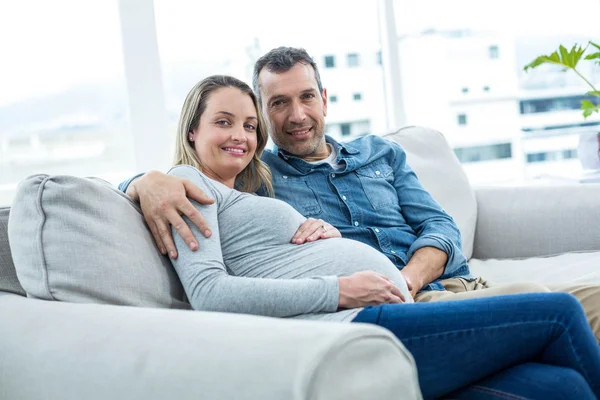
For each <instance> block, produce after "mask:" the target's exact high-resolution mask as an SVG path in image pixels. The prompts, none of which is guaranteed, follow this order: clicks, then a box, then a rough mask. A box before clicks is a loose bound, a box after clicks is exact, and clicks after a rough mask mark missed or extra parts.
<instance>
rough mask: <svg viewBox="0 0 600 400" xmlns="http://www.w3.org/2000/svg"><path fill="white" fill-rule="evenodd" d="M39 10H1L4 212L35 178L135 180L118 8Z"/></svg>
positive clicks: (11, 6) (17, 6)
mask: <svg viewBox="0 0 600 400" xmlns="http://www.w3.org/2000/svg"><path fill="white" fill-rule="evenodd" d="M35 8H36V12H35V13H32V11H31V3H27V2H23V4H22V3H21V2H18V1H10V2H0V38H2V39H0V49H1V53H2V67H0V69H2V73H1V74H0V87H1V88H2V90H0V171H1V172H0V205H9V204H10V203H11V202H12V201H13V198H14V194H15V191H16V188H17V184H18V182H20V181H21V180H22V179H24V178H25V177H27V176H28V175H31V174H34V173H45V174H49V175H53V174H65V175H75V176H95V177H99V178H102V179H105V180H107V181H109V182H111V183H112V184H118V183H119V182H120V181H121V180H124V179H125V178H127V177H128V176H131V175H133V173H134V172H135V161H134V145H135V144H134V143H133V140H132V135H131V130H130V128H131V126H130V120H129V113H128V107H127V104H128V102H127V89H126V85H125V79H124V77H125V74H124V68H123V54H122V51H121V46H122V45H121V35H120V24H119V9H118V6H117V2H105V1H89V2H74V1H70V2H67V1H64V0H57V1H53V2H49V3H46V2H39V3H36V5H35ZM65 9H68V10H69V14H68V15H67V14H64V10H65ZM71 13H72V14H71ZM72 16H76V17H75V18H73V17H72ZM74 32H77V34H74ZM8 38H10V40H9V39H8ZM5 39H6V40H5ZM25 49H27V51H24V50H25ZM39 60H44V61H43V64H44V66H43V68H39V64H38V61H39Z"/></svg>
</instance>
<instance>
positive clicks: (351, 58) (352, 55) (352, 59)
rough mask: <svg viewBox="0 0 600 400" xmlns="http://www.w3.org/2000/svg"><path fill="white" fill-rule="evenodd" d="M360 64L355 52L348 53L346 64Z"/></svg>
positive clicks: (354, 65) (353, 65) (350, 65)
mask: <svg viewBox="0 0 600 400" xmlns="http://www.w3.org/2000/svg"><path fill="white" fill-rule="evenodd" d="M359 65H360V59H359V56H358V54H357V53H350V54H348V66H349V67H358V66H359Z"/></svg>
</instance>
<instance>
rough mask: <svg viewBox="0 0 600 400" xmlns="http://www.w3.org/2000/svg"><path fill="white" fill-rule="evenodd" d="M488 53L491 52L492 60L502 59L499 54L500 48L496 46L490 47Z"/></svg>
mask: <svg viewBox="0 0 600 400" xmlns="http://www.w3.org/2000/svg"><path fill="white" fill-rule="evenodd" d="M488 51H489V54H490V58H491V59H492V60H494V59H496V58H499V57H500V54H499V51H498V46H496V45H493V46H490V47H489V49H488Z"/></svg>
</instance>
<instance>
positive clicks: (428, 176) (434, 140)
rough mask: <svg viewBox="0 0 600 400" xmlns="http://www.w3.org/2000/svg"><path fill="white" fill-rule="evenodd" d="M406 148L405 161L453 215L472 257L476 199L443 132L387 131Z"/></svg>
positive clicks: (463, 247) (390, 137)
mask: <svg viewBox="0 0 600 400" xmlns="http://www.w3.org/2000/svg"><path fill="white" fill-rule="evenodd" d="M385 138H386V139H389V140H393V141H395V142H397V143H399V144H400V145H401V146H402V148H404V150H405V151H406V155H407V161H408V165H410V167H411V168H412V169H413V171H415V173H416V174H417V176H418V177H419V180H420V181H421V183H422V184H423V187H424V188H425V189H427V190H428V191H429V193H431V195H432V196H433V197H434V198H435V199H436V200H437V202H438V203H440V205H441V206H442V208H443V209H444V210H445V211H446V212H447V213H448V214H450V215H451V216H452V218H454V221H455V222H456V225H458V228H459V229H460V233H461V236H462V250H463V253H464V255H465V257H466V258H467V260H468V259H470V258H471V255H472V254H473V242H474V239H475V226H476V223H477V201H476V199H475V192H474V191H473V189H472V188H471V185H470V184H469V180H468V178H467V175H466V174H465V172H464V171H463V169H462V167H461V165H460V162H459V161H458V159H457V158H456V155H455V154H454V152H453V151H452V148H450V146H449V144H448V142H447V141H446V139H445V138H444V136H443V135H442V134H441V133H440V132H438V131H435V130H433V129H428V128H423V127H417V126H409V127H406V128H402V129H400V130H399V131H397V132H395V133H392V134H389V135H386V136H385Z"/></svg>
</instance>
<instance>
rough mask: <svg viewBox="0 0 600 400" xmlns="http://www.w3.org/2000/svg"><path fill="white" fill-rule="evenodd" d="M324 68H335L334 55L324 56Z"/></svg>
mask: <svg viewBox="0 0 600 400" xmlns="http://www.w3.org/2000/svg"><path fill="white" fill-rule="evenodd" d="M325 68H335V56H325Z"/></svg>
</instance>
